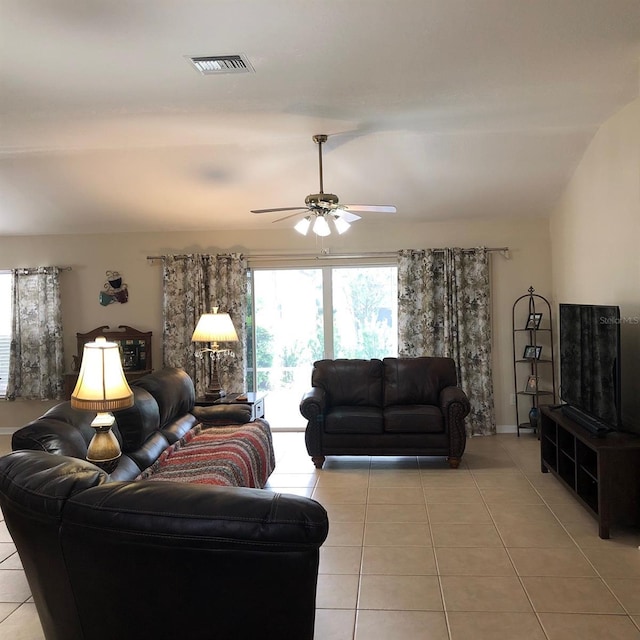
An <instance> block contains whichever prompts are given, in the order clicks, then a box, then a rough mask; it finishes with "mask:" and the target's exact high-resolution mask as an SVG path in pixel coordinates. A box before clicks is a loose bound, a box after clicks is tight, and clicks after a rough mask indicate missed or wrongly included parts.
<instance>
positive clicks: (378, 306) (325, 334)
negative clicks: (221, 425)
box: [248, 266, 397, 430]
mask: <svg viewBox="0 0 640 640" xmlns="http://www.w3.org/2000/svg"><path fill="white" fill-rule="evenodd" d="M396 281H397V270H396V267H395V266H381V267H353V268H352V267H349V268H346V267H318V268H311V269H255V270H253V271H252V305H251V306H252V314H251V317H250V319H249V320H250V321H249V323H248V328H250V330H251V334H252V335H251V337H250V340H249V349H248V351H249V353H248V362H249V363H250V365H251V364H252V366H250V370H249V371H248V378H249V385H248V386H249V390H255V391H257V392H260V393H264V394H266V396H267V397H266V399H265V408H266V418H267V420H269V423H270V424H271V427H272V428H273V429H275V430H280V429H294V430H295V429H303V428H304V427H305V424H306V422H305V420H304V418H303V417H302V416H301V415H300V411H299V408H298V407H299V404H300V398H301V397H302V394H303V393H304V392H305V391H307V390H308V389H309V388H310V387H311V370H312V366H313V362H314V361H315V360H319V359H321V358H334V357H335V358H383V357H385V356H394V355H396V353H397V289H396V287H397V284H396Z"/></svg>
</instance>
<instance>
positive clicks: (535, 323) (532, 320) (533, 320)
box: [525, 313, 542, 329]
mask: <svg viewBox="0 0 640 640" xmlns="http://www.w3.org/2000/svg"><path fill="white" fill-rule="evenodd" d="M541 320H542V314H541V313H530V314H529V319H528V320H527V326H526V327H525V329H539V328H540V321H541Z"/></svg>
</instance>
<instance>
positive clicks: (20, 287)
mask: <svg viewBox="0 0 640 640" xmlns="http://www.w3.org/2000/svg"><path fill="white" fill-rule="evenodd" d="M59 275H60V270H59V269H58V267H38V268H37V269H14V270H13V271H12V276H13V278H12V326H11V331H12V335H11V347H10V351H9V379H8V383H7V398H9V399H10V400H14V399H15V398H28V399H35V400H59V399H60V398H62V395H63V376H64V352H63V342H62V313H61V311H60V278H59Z"/></svg>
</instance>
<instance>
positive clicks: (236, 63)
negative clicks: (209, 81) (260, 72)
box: [188, 53, 254, 75]
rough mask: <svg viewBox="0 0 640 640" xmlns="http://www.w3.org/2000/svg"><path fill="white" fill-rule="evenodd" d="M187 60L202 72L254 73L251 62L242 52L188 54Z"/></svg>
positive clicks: (208, 73) (205, 73) (206, 73)
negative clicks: (207, 54)
mask: <svg viewBox="0 0 640 640" xmlns="http://www.w3.org/2000/svg"><path fill="white" fill-rule="evenodd" d="M188 60H189V61H190V62H191V64H192V65H193V66H194V67H195V68H196V69H197V70H198V71H199V72H200V73H202V74H204V75H210V74H216V73H254V69H253V67H252V66H251V63H250V62H249V60H247V58H246V57H245V56H244V55H243V54H241V53H240V54H234V55H231V56H189V57H188Z"/></svg>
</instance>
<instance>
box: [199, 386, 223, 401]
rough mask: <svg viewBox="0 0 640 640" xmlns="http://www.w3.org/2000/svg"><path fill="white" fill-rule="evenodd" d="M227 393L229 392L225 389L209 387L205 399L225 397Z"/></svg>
mask: <svg viewBox="0 0 640 640" xmlns="http://www.w3.org/2000/svg"><path fill="white" fill-rule="evenodd" d="M226 395H227V392H226V391H225V390H224V389H207V390H206V391H205V392H204V399H205V400H220V398H224V397H225V396H226Z"/></svg>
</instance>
